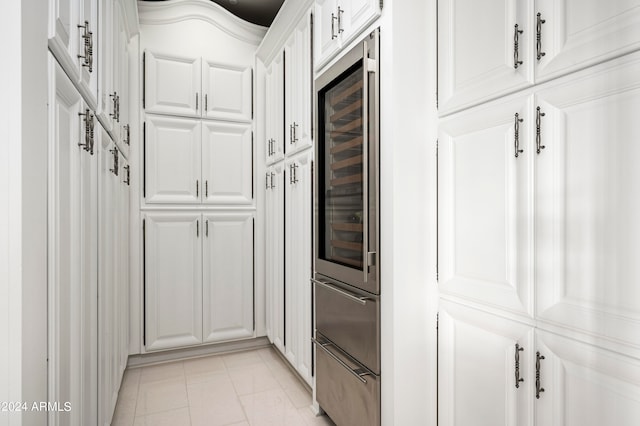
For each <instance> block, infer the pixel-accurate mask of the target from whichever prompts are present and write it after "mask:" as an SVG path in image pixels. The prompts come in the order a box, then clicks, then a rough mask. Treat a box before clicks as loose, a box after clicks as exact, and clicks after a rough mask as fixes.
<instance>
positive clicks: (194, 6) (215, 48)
mask: <svg viewBox="0 0 640 426" xmlns="http://www.w3.org/2000/svg"><path fill="white" fill-rule="evenodd" d="M139 11H140V22H141V39H140V40H141V58H140V60H141V65H142V69H141V71H142V76H141V77H142V105H140V107H141V116H142V117H143V123H142V126H141V127H142V129H143V131H142V136H143V140H142V147H141V151H140V154H141V159H142V160H141V166H142V168H143V171H142V188H141V189H142V191H141V195H142V197H141V200H140V215H141V224H140V225H141V227H142V267H141V270H142V271H143V280H142V293H143V306H142V309H141V311H142V313H143V314H142V318H141V320H142V329H143V342H142V343H143V345H142V346H143V348H142V351H143V353H146V352H154V351H160V350H166V349H176V348H189V347H194V346H200V345H204V344H212V343H222V342H230V341H237V340H244V339H250V338H253V337H256V325H255V314H254V306H255V300H254V299H255V285H254V283H255V280H254V262H253V258H254V235H255V224H254V222H255V192H256V189H255V182H254V179H255V176H254V166H255V153H254V151H255V146H254V136H253V135H254V132H253V109H254V107H253V102H254V101H253V98H254V83H253V79H254V73H253V57H254V56H253V55H254V53H255V49H256V47H257V44H258V42H259V41H260V39H261V38H262V35H263V34H264V29H263V28H262V27H258V26H256V25H253V24H249V23H247V22H245V21H242V20H240V19H238V18H236V17H234V16H232V15H230V14H228V13H227V12H226V11H225V10H224V9H222V8H221V7H220V6H219V5H217V4H215V3H209V2H173V3H169V4H164V3H152V2H146V3H141V4H139ZM199 40H216V42H215V43H197V42H195V41H199Z"/></svg>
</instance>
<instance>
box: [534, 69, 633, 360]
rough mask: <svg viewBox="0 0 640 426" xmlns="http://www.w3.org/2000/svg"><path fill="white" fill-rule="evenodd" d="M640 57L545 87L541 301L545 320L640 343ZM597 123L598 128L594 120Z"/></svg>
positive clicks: (539, 176)
mask: <svg viewBox="0 0 640 426" xmlns="http://www.w3.org/2000/svg"><path fill="white" fill-rule="evenodd" d="M639 76H640V61H637V60H636V61H634V62H631V63H628V64H626V65H619V66H616V67H613V68H612V67H605V68H602V67H601V68H599V69H592V70H585V71H583V72H582V73H581V74H580V75H579V77H580V78H576V77H574V78H571V79H569V78H565V79H561V80H559V81H558V83H557V84H554V85H553V86H552V87H549V88H548V89H546V90H543V91H541V92H539V93H538V95H537V101H536V104H537V105H539V106H540V108H541V111H542V112H544V114H545V116H543V117H541V144H542V145H544V149H541V152H540V154H538V155H536V162H535V163H536V170H535V175H536V185H535V188H536V193H535V217H536V223H535V230H536V234H535V235H536V271H535V272H536V273H535V275H536V307H537V312H536V315H537V317H538V318H539V319H540V320H541V322H542V323H544V324H555V325H560V326H562V327H569V328H573V329H579V330H582V331H586V332H588V333H590V334H595V335H598V336H601V337H604V338H606V339H608V340H610V341H612V342H617V343H623V344H627V345H630V346H631V347H633V348H634V350H635V351H637V350H638V348H640V288H639V287H638V285H637V283H638V282H639V281H640V269H638V256H637V254H638V253H640V238H638V237H639V236H640V224H639V223H638V220H637V218H638V217H640V170H638V167H637V164H636V160H635V159H636V158H637V157H638V156H639V155H640V146H638V144H637V143H631V141H637V140H638V139H639V138H640V126H639V125H638V120H637V112H638V111H640V89H639V88H638V87H639V86H640V77H639ZM587 123H590V125H586V124H587Z"/></svg>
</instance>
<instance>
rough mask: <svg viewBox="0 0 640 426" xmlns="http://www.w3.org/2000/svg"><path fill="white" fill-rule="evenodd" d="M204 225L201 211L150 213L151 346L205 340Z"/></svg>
mask: <svg viewBox="0 0 640 426" xmlns="http://www.w3.org/2000/svg"><path fill="white" fill-rule="evenodd" d="M201 236H202V223H201V216H200V214H196V213H147V215H146V221H145V242H144V244H145V245H144V254H145V258H144V262H145V312H146V321H145V324H146V349H147V350H148V351H153V350H156V349H169V348H178V347H181V346H190V345H196V344H199V343H202V241H201V239H200V238H201Z"/></svg>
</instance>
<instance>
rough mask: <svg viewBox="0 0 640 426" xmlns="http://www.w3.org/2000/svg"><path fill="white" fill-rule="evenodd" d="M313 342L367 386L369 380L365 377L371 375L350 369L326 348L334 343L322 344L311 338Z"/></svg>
mask: <svg viewBox="0 0 640 426" xmlns="http://www.w3.org/2000/svg"><path fill="white" fill-rule="evenodd" d="M311 341H312V342H313V343H315V344H316V345H317V346H318V347H319V348H320V349H322V350H323V351H324V352H325V353H326V354H327V355H329V356H330V357H331V358H333V360H334V361H336V362H337V363H338V364H340V365H341V366H343V367H344V368H345V369H346V370H347V371H348V372H349V373H351V374H353V376H355V378H356V379H358V380H360V381H361V382H362V383H365V384H366V383H367V380H366V379H365V378H364V377H363V376H369V375H371V373H369V372H368V371H364V372H362V373H359V372H357V371H355V370H354V369H352V368H351V367H349V366H348V365H347V364H346V363H345V362H344V361H343V360H341V359H340V358H338V357H337V356H335V355H334V354H333V352H331V351H330V350H329V349H327V348H326V346H332V345H333V343H329V342H327V343H321V342H319V341H318V340H316V339H314V338H313V337H312V338H311Z"/></svg>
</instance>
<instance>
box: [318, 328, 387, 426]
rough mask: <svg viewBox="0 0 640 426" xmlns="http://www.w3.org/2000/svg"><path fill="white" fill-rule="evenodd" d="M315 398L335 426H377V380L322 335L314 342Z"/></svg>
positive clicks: (378, 399) (378, 379)
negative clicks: (315, 361) (315, 360)
mask: <svg viewBox="0 0 640 426" xmlns="http://www.w3.org/2000/svg"><path fill="white" fill-rule="evenodd" d="M316 348H317V350H316V359H317V363H316V372H317V376H316V396H317V399H318V403H319V404H320V406H321V407H322V409H323V410H325V411H326V412H327V414H328V415H329V417H331V419H332V420H333V421H334V422H335V423H336V424H337V425H341V426H342V425H348V426H377V425H380V377H379V376H376V375H375V374H373V373H372V372H370V371H368V370H367V369H365V368H363V366H361V365H359V364H358V363H356V362H354V361H353V360H352V359H350V358H349V357H348V356H345V354H344V353H342V351H340V350H339V349H338V348H336V347H335V346H333V344H331V342H327V341H326V340H325V339H323V338H322V336H320V335H319V336H318V341H316Z"/></svg>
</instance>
